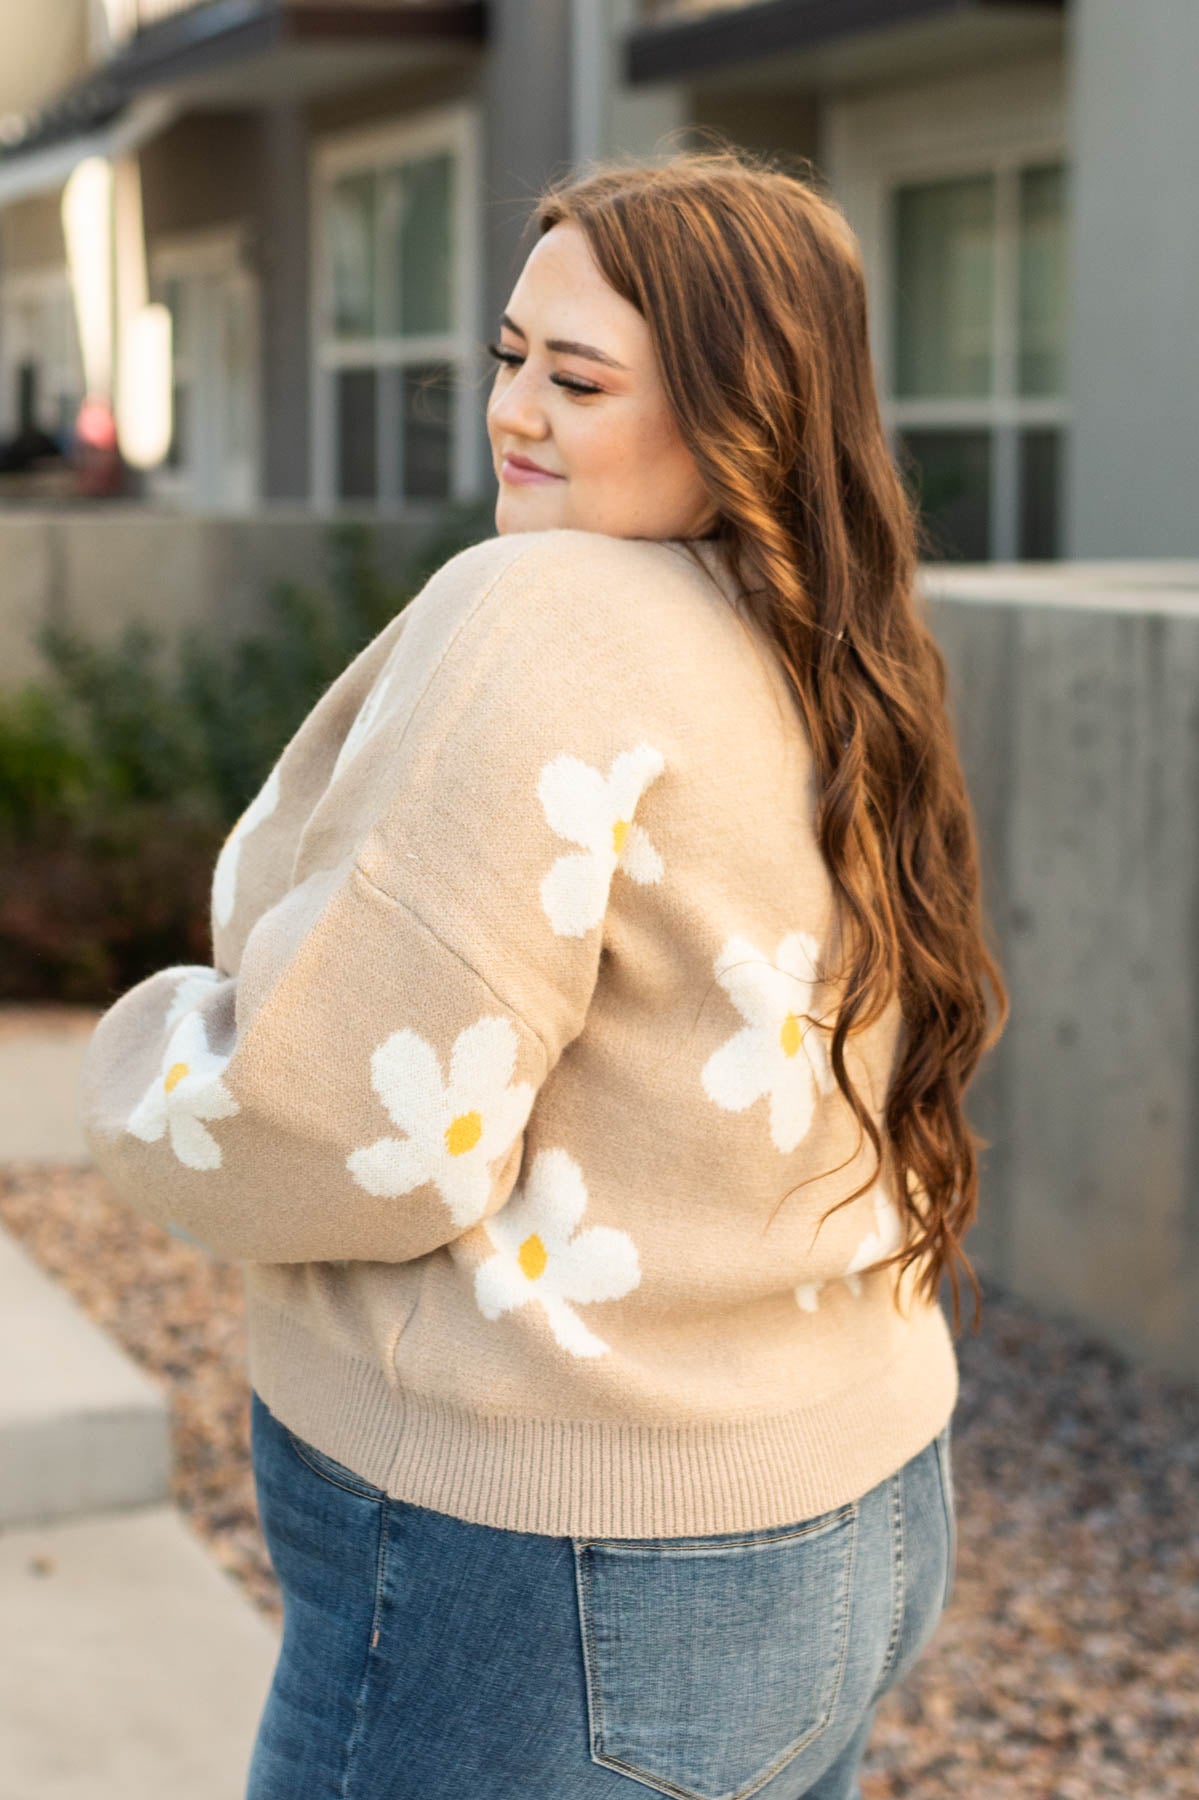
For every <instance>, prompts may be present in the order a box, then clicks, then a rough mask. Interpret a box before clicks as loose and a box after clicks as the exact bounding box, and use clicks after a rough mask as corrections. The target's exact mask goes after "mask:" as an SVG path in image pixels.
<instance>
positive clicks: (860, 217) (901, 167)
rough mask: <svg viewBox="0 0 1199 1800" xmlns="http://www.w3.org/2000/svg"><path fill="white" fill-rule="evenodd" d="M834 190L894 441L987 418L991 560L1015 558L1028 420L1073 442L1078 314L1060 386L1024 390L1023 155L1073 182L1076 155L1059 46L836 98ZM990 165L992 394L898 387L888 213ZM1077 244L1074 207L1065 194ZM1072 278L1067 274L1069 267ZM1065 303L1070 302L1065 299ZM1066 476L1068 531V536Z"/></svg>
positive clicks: (1065, 445)
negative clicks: (862, 290)
mask: <svg viewBox="0 0 1199 1800" xmlns="http://www.w3.org/2000/svg"><path fill="white" fill-rule="evenodd" d="M821 160H822V162H823V164H824V166H825V168H826V170H827V171H828V173H829V175H830V177H831V182H832V187H833V191H834V193H835V194H836V197H837V199H838V201H839V202H840V203H841V204H842V205H843V206H844V208H845V211H846V215H847V217H848V218H849V220H850V223H851V225H853V227H854V230H855V231H856V233H857V235H858V238H859V241H860V242H861V245H862V252H863V260H864V264H865V268H866V277H867V285H868V289H869V306H870V319H871V327H870V329H871V343H872V350H873V354H874V361H875V376H876V382H877V387H878V395H879V406H880V410H881V413H882V417H883V423H884V425H885V427H886V430H887V435H888V439H889V441H890V444H891V447H892V451H893V453H897V452H898V449H899V433H900V432H901V431H906V430H919V429H921V428H927V429H930V430H937V429H944V428H953V427H958V428H961V429H966V430H968V429H971V428H972V429H974V430H976V431H986V432H987V433H988V435H989V438H990V443H991V459H990V460H991V486H990V494H989V514H990V530H989V545H988V560H989V561H991V562H1016V561H1018V560H1019V543H1020V525H1021V520H1020V461H1019V459H1020V433H1021V431H1023V430H1025V429H1028V428H1037V427H1050V428H1052V429H1055V430H1057V431H1058V432H1059V433H1060V440H1061V456H1062V459H1063V462H1064V461H1065V459H1066V458H1068V457H1069V454H1070V427H1071V423H1072V407H1071V403H1070V395H1069V384H1070V374H1069V357H1070V346H1071V331H1070V323H1069V320H1067V328H1066V360H1067V371H1066V379H1065V392H1063V393H1062V394H1061V395H1060V396H1057V397H1054V396H1033V395H1028V396H1024V395H1020V394H1019V393H1018V392H1017V387H1016V384H1017V378H1018V373H1019V369H1018V350H1019V346H1018V328H1019V238H1018V230H1019V199H1020V195H1019V181H1020V173H1021V171H1022V170H1024V169H1026V168H1039V167H1043V166H1045V165H1048V164H1053V165H1058V164H1060V165H1061V166H1062V167H1063V169H1064V171H1065V180H1066V190H1067V195H1069V192H1070V187H1071V180H1072V163H1071V157H1070V150H1069V140H1068V132H1067V129H1066V119H1065V103H1064V70H1063V65H1062V63H1061V61H1060V59H1058V58H1048V59H1041V60H1039V61H1037V62H1032V63H1027V64H1025V63H1016V64H1013V65H1010V66H1009V67H1007V68H1005V69H999V70H994V71H987V72H984V73H983V74H981V75H980V74H978V73H975V74H972V75H968V76H964V77H961V78H955V79H952V80H948V81H940V82H930V83H927V84H921V85H919V86H917V85H915V84H913V85H909V86H905V87H902V88H894V89H891V90H889V91H888V92H887V94H885V95H882V96H879V95H871V96H868V97H866V98H865V99H862V98H860V97H857V98H855V97H849V98H846V99H844V100H841V101H834V102H830V104H829V107H828V109H827V112H826V116H825V119H824V121H823V145H822V158H821ZM980 175H987V176H991V177H992V178H993V179H994V181H995V304H994V307H993V309H992V320H991V355H992V372H993V383H992V392H991V394H990V395H989V396H979V397H977V398H962V399H946V400H930V399H920V398H900V397H898V396H897V395H896V394H895V390H894V380H895V345H894V342H893V325H894V302H895V294H894V274H895V271H894V267H893V262H892V256H891V250H892V242H893V240H892V224H893V218H894V207H895V203H896V202H895V194H896V191H897V190H898V189H899V188H902V187H907V186H909V185H913V184H918V183H923V182H937V181H950V180H954V179H959V178H963V177H971V176H973V177H977V176H980ZM1066 243H1067V258H1068V259H1069V256H1070V243H1071V236H1070V210H1069V201H1068V200H1067V208H1066ZM1067 284H1068V286H1069V275H1067ZM1067 304H1069V302H1067ZM1064 491H1065V482H1064V480H1063V482H1062V498H1061V499H1059V518H1058V536H1059V541H1060V542H1064V539H1065V535H1066V520H1065V516H1064Z"/></svg>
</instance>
